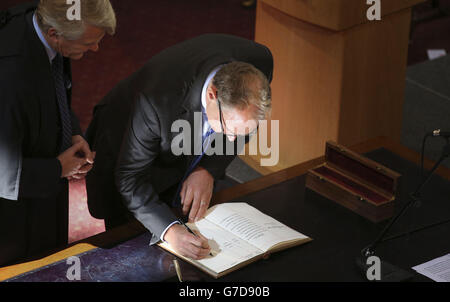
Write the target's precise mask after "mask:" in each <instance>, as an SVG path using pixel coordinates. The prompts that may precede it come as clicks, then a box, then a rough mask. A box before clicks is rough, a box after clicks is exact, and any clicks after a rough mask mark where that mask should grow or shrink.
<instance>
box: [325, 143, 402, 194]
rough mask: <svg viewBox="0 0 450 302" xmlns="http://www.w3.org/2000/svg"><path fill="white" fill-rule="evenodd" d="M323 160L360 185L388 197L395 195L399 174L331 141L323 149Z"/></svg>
mask: <svg viewBox="0 0 450 302" xmlns="http://www.w3.org/2000/svg"><path fill="white" fill-rule="evenodd" d="M325 160H326V162H327V163H328V164H330V165H332V166H333V167H335V168H337V169H338V170H340V171H342V172H345V173H346V174H348V175H350V176H352V177H354V178H356V179H358V180H359V181H361V182H362V183H364V184H366V185H369V186H371V187H375V188H376V189H378V190H381V191H383V192H384V193H386V194H389V195H395V194H396V191H397V185H398V179H399V178H400V176H401V175H400V174H399V173H397V172H395V171H393V170H391V169H389V168H387V167H385V166H383V165H381V164H379V163H377V162H376V161H373V160H371V159H369V158H367V157H364V156H362V155H360V154H358V153H356V152H353V151H351V150H350V149H348V148H345V147H344V146H341V145H339V144H337V143H335V142H333V141H328V142H327V143H326V147H325Z"/></svg>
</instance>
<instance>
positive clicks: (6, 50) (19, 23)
mask: <svg viewBox="0 0 450 302" xmlns="http://www.w3.org/2000/svg"><path fill="white" fill-rule="evenodd" d="M25 35H26V20H25V18H24V17H18V18H13V19H12V20H10V21H9V22H8V23H7V24H6V25H4V26H3V27H2V28H0V41H7V43H0V59H1V58H3V57H10V56H17V55H21V54H22V52H23V46H24V42H25Z"/></svg>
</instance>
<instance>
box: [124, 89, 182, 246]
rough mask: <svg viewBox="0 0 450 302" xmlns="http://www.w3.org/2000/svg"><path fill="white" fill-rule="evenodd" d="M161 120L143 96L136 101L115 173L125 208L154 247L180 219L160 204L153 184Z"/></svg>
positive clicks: (162, 203) (158, 150)
mask: <svg viewBox="0 0 450 302" xmlns="http://www.w3.org/2000/svg"><path fill="white" fill-rule="evenodd" d="M160 139H161V135H160V125H159V119H158V116H157V115H156V113H155V110H154V109H153V107H152V105H151V103H150V102H149V101H148V100H147V99H146V97H145V96H144V95H142V94H141V95H139V97H138V99H137V100H136V103H135V106H134V109H133V111H132V115H131V118H130V121H129V125H128V129H127V131H126V132H125V135H124V138H123V141H122V146H121V151H120V154H119V158H118V161H117V167H116V171H115V180H116V185H117V188H118V190H119V192H120V193H121V195H122V197H123V199H124V202H125V205H126V206H127V208H128V209H129V210H130V211H131V212H132V213H133V214H134V216H135V217H136V219H137V220H139V221H140V222H141V223H142V224H143V225H144V226H145V227H146V228H147V229H148V230H150V232H151V233H152V234H153V237H152V240H151V244H154V243H156V242H158V241H159V240H160V236H161V234H162V233H163V231H164V230H165V229H166V228H167V226H169V225H170V224H171V223H172V222H174V221H176V220H177V217H176V216H175V215H174V214H173V213H172V211H171V210H170V208H169V206H168V205H167V204H166V203H164V202H163V201H161V200H160V198H159V196H158V194H157V192H156V191H155V188H154V186H153V184H152V180H151V175H150V173H151V172H152V164H153V161H154V160H155V159H156V157H157V156H158V154H159V152H160Z"/></svg>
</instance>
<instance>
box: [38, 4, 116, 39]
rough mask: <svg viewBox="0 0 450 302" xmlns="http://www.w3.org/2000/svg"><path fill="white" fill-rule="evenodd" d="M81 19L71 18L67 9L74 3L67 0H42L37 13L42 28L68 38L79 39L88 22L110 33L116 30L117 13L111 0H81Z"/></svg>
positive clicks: (44, 30)
mask: <svg viewBox="0 0 450 302" xmlns="http://www.w3.org/2000/svg"><path fill="white" fill-rule="evenodd" d="M80 1H81V2H80V6H81V7H80V8H81V19H80V20H69V19H68V18H67V11H68V10H69V8H70V7H71V6H72V4H67V1H66V0H40V1H39V5H38V8H37V10H36V15H37V19H38V23H39V26H40V27H41V30H42V31H43V32H45V33H47V32H48V30H49V29H50V28H54V29H56V31H57V33H58V34H59V35H61V36H63V37H64V38H66V39H68V40H77V39H79V38H80V37H81V36H82V35H83V33H84V32H85V30H86V24H89V25H92V26H95V27H99V28H102V29H104V30H105V31H106V32H107V33H108V34H109V35H113V34H114V33H115V30H116V22H117V21H116V15H115V13H114V10H113V8H112V6H111V3H110V2H109V0H80Z"/></svg>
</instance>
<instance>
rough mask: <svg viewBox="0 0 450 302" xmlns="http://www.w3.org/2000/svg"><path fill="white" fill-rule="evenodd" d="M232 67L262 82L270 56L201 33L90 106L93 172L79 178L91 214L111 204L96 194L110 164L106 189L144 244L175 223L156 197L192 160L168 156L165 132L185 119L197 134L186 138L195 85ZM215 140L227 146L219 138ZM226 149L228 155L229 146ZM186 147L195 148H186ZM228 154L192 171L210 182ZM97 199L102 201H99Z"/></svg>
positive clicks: (196, 101) (196, 99)
mask: <svg viewBox="0 0 450 302" xmlns="http://www.w3.org/2000/svg"><path fill="white" fill-rule="evenodd" d="M232 61H243V62H248V63H251V64H253V65H254V66H255V67H257V68H258V69H260V70H261V71H262V72H263V73H264V74H265V75H266V76H267V78H268V79H269V80H271V78H272V70H273V60H272V55H271V53H270V51H269V50H268V49H267V48H266V47H265V46H263V45H260V44H257V43H255V42H253V41H249V40H246V39H242V38H238V37H233V36H229V35H221V34H208V35H203V36H199V37H197V38H194V39H191V40H188V41H185V42H183V43H180V44H177V45H175V46H172V47H170V48H168V49H166V50H164V51H163V52H161V53H159V54H158V55H156V56H155V57H153V58H152V59H151V60H150V61H148V62H147V63H146V64H145V66H144V67H142V68H141V69H140V70H139V71H137V72H136V73H134V74H133V75H131V76H130V77H129V78H127V79H125V80H123V81H122V82H120V83H119V84H118V85H117V86H116V87H115V88H114V89H113V90H112V91H111V92H110V93H109V94H108V95H107V96H106V97H105V98H104V99H103V100H102V101H101V102H100V103H99V104H98V105H97V107H96V109H95V117H94V120H93V122H92V124H91V126H90V129H89V130H88V133H87V137H88V140H89V141H91V142H92V144H91V146H92V147H93V149H94V150H96V151H97V156H96V163H95V165H94V169H93V170H92V171H91V173H90V175H89V176H88V179H87V180H88V184H87V189H88V203H89V207H90V210H91V213H92V214H93V215H94V216H95V215H96V214H97V215H99V216H102V215H109V214H111V212H113V211H111V208H112V206H108V204H105V202H106V201H107V200H111V197H110V194H111V193H104V194H102V193H101V192H100V191H101V190H102V189H101V186H104V187H105V189H104V190H105V191H107V190H111V185H109V186H108V184H107V183H106V180H105V178H109V182H110V181H111V180H112V174H113V173H111V171H110V170H109V168H106V167H105V165H108V163H109V165H111V163H117V167H116V169H115V180H116V181H115V184H116V187H115V188H114V190H118V191H119V192H120V193H121V195H122V198H123V202H124V203H125V205H126V206H127V208H128V209H129V210H130V211H131V212H132V213H133V214H134V216H135V217H136V218H137V219H138V220H139V221H140V222H141V223H142V224H143V225H144V226H145V227H146V228H147V229H149V230H150V231H151V232H152V234H153V238H152V243H155V242H157V241H158V240H159V238H160V236H161V234H162V232H163V231H164V229H165V228H166V227H167V226H168V225H169V224H170V223H171V222H173V221H174V220H175V219H176V217H175V216H174V214H173V213H172V211H171V210H170V208H169V206H168V204H167V202H170V201H171V197H172V196H168V200H163V198H161V194H162V193H163V192H165V191H167V190H168V189H169V188H176V187H177V185H178V183H179V182H180V181H181V179H182V177H183V175H184V173H185V171H186V170H187V167H188V165H189V163H190V162H191V160H192V158H193V157H192V156H185V155H182V156H175V155H174V154H173V153H172V151H171V143H172V140H173V139H174V137H175V136H177V135H179V133H177V132H175V133H173V132H172V131H171V126H172V124H173V122H174V121H176V120H186V121H188V122H189V124H190V125H191V126H192V127H191V130H192V133H191V138H193V137H194V136H195V135H198V133H194V132H193V131H194V130H195V129H194V112H201V91H202V88H203V84H204V83H205V81H206V78H207V76H208V74H209V73H210V72H211V71H212V70H213V69H214V67H216V66H218V65H221V64H224V63H229V62H232ZM200 131H201V130H200ZM200 135H201V134H200ZM220 139H222V140H223V141H224V142H225V143H230V142H228V140H227V139H226V137H225V136H223V135H222V134H220ZM231 144H233V148H234V149H236V146H235V143H231ZM120 145H121V150H120V153H119V148H118V146H120ZM191 148H192V149H193V148H195V146H194V144H191ZM191 154H192V153H191ZM235 156H236V150H235V153H234V154H233V155H222V156H221V155H211V156H204V157H203V158H202V160H201V162H200V163H199V166H202V167H204V168H205V169H206V170H208V171H209V172H210V173H211V175H212V176H213V177H214V178H216V179H217V178H219V177H221V176H222V175H223V174H224V172H225V168H226V167H227V166H228V164H229V163H230V162H231V161H232V160H233V159H234V157H235ZM101 157H103V158H104V159H106V160H102V159H101ZM116 159H117V161H116ZM99 161H101V162H102V163H100V164H99ZM95 166H97V167H95ZM99 171H101V173H100V172H99ZM96 173H97V175H98V176H97V177H96V176H95V175H96ZM100 174H102V176H103V178H102V177H101V176H100ZM95 178H96V179H97V181H96V180H95ZM102 181H103V183H102ZM105 196H107V198H108V199H103V197H105ZM91 197H92V198H91ZM118 207H120V206H117V208H118ZM108 208H109V210H108ZM105 209H106V210H105ZM107 212H109V213H107Z"/></svg>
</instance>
